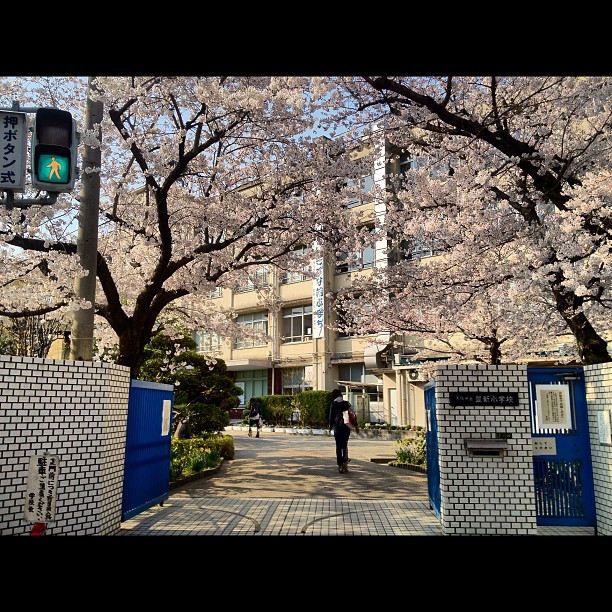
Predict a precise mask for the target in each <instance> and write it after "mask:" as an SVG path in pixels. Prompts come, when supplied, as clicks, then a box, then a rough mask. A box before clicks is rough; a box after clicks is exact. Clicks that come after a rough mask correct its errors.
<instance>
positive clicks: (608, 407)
mask: <svg viewBox="0 0 612 612" xmlns="http://www.w3.org/2000/svg"><path fill="white" fill-rule="evenodd" d="M584 378H585V384H586V396H587V406H588V411H589V432H590V438H591V460H592V462H593V487H594V490H595V514H596V515H597V535H612V441H611V440H610V438H609V437H608V436H607V435H604V431H602V432H600V428H599V419H600V413H602V412H603V411H608V412H612V363H599V364H596V365H589V366H584ZM600 433H601V435H600Z"/></svg>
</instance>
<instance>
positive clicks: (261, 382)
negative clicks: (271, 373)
mask: <svg viewBox="0 0 612 612" xmlns="http://www.w3.org/2000/svg"><path fill="white" fill-rule="evenodd" d="M234 380H235V382H236V384H237V385H238V386H239V387H242V389H243V391H244V393H243V394H242V396H241V397H240V405H241V406H246V405H247V404H248V403H249V400H250V399H251V398H252V397H261V396H262V395H268V370H242V371H239V372H236V378H235V379H234Z"/></svg>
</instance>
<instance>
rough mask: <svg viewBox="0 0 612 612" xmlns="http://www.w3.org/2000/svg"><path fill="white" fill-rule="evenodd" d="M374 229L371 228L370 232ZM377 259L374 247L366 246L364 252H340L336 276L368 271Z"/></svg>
mask: <svg viewBox="0 0 612 612" xmlns="http://www.w3.org/2000/svg"><path fill="white" fill-rule="evenodd" d="M373 229H374V228H373V227H371V228H369V230H370V231H372V230H373ZM375 257H376V249H375V248H374V247H373V246H366V247H365V248H364V249H363V250H361V251H354V252H352V253H351V252H347V251H340V252H338V255H337V261H336V274H345V273H346V272H357V271H359V270H368V269H370V268H371V267H372V266H373V265H374V258H375Z"/></svg>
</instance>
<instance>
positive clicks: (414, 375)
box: [408, 368, 427, 382]
mask: <svg viewBox="0 0 612 612" xmlns="http://www.w3.org/2000/svg"><path fill="white" fill-rule="evenodd" d="M408 379H409V380H411V381H412V382H426V381H427V379H426V378H425V376H424V375H423V374H421V372H419V371H418V370H417V369H416V368H410V369H409V370H408Z"/></svg>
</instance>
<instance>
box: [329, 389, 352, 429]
mask: <svg viewBox="0 0 612 612" xmlns="http://www.w3.org/2000/svg"><path fill="white" fill-rule="evenodd" d="M349 407H350V404H349V403H348V402H347V401H346V400H344V399H342V398H341V397H337V398H336V399H335V400H333V401H332V402H331V404H330V406H329V429H335V421H336V415H337V414H338V413H339V412H344V411H345V410H348V409H349ZM342 427H347V428H348V425H345V424H344V423H343V424H342Z"/></svg>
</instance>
